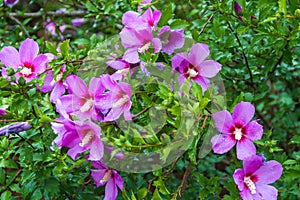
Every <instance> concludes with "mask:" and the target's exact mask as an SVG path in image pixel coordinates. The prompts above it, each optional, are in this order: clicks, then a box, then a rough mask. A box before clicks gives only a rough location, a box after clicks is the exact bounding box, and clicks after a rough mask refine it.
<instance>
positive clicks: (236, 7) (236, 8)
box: [234, 1, 243, 15]
mask: <svg viewBox="0 0 300 200" xmlns="http://www.w3.org/2000/svg"><path fill="white" fill-rule="evenodd" d="M242 11H243V8H242V6H241V5H240V4H239V3H238V2H236V1H235V2H234V12H235V13H236V14H237V15H240V13H241V12H242Z"/></svg>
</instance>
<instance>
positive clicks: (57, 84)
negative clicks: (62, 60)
mask: <svg viewBox="0 0 300 200" xmlns="http://www.w3.org/2000/svg"><path fill="white" fill-rule="evenodd" d="M65 71H66V66H65V65H63V66H62V68H61V69H60V72H59V73H58V74H57V76H56V78H55V79H54V78H53V73H52V71H49V72H48V73H47V75H46V77H45V81H44V85H43V87H42V89H41V91H42V92H45V93H46V92H50V91H52V92H51V94H50V101H51V102H53V103H55V102H56V101H57V99H59V98H60V97H61V96H62V95H63V94H64V93H65V87H66V84H65V83H64V82H63V81H62V78H63V73H64V72H65Z"/></svg>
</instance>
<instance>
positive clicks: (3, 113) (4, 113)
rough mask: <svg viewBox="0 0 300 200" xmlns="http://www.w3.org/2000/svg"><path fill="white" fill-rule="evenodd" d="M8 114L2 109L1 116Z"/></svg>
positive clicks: (0, 109)
mask: <svg viewBox="0 0 300 200" xmlns="http://www.w3.org/2000/svg"><path fill="white" fill-rule="evenodd" d="M6 114H7V112H6V111H5V110H4V109H3V108H0V116H4V115H6Z"/></svg>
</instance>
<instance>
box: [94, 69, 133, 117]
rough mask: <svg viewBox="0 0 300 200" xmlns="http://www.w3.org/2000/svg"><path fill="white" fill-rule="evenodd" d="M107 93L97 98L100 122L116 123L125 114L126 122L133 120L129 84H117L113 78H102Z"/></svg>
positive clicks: (103, 76)
mask: <svg viewBox="0 0 300 200" xmlns="http://www.w3.org/2000/svg"><path fill="white" fill-rule="evenodd" d="M100 79H101V83H102V85H103V86H104V87H105V89H106V90H108V91H107V92H104V93H100V94H99V95H97V97H96V103H95V106H96V110H97V113H98V119H99V121H114V120H116V119H118V118H119V117H120V116H121V114H122V113H124V118H125V120H131V118H132V115H131V113H130V108H131V100H130V99H131V88H130V85H129V84H128V83H124V82H117V81H115V80H114V79H112V78H111V76H109V75H107V74H104V75H102V76H101V77H100Z"/></svg>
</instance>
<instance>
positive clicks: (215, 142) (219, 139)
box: [211, 134, 236, 154]
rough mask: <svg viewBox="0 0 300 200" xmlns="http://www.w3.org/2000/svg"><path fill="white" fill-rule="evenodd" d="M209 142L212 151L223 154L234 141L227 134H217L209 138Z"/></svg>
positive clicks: (230, 147)
mask: <svg viewBox="0 0 300 200" xmlns="http://www.w3.org/2000/svg"><path fill="white" fill-rule="evenodd" d="M211 143H212V149H213V151H214V153H217V154H223V153H226V152H228V151H229V150H230V149H232V147H233V146H234V145H235V143H236V141H235V140H233V139H232V138H231V137H230V136H229V135H226V134H219V135H216V136H214V137H212V138H211Z"/></svg>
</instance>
